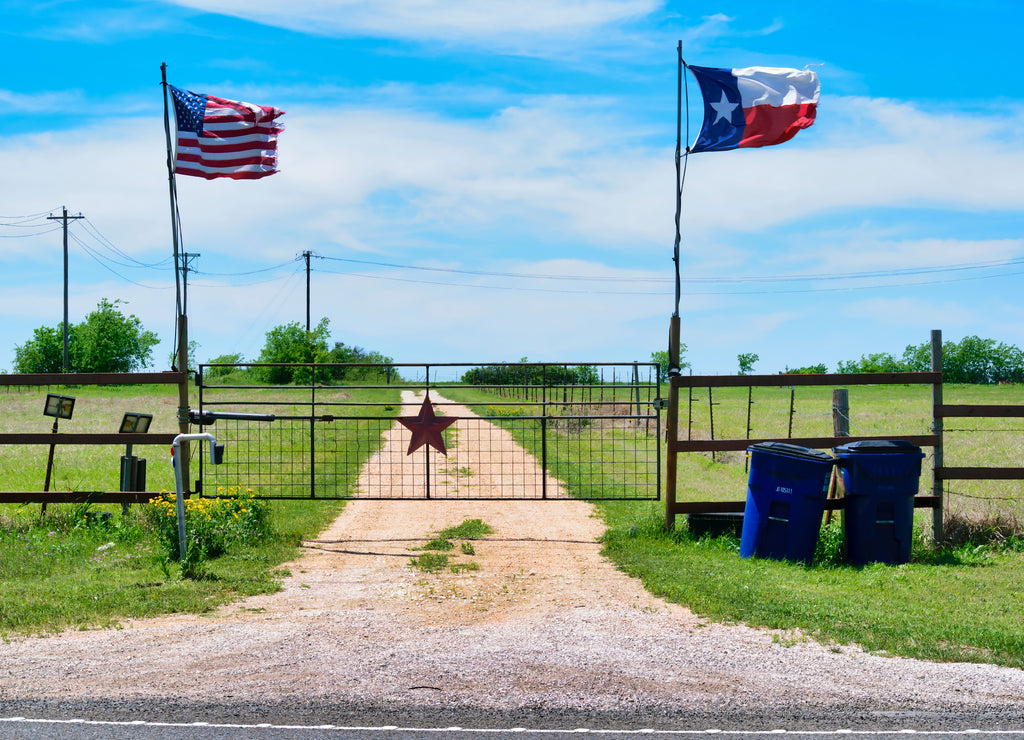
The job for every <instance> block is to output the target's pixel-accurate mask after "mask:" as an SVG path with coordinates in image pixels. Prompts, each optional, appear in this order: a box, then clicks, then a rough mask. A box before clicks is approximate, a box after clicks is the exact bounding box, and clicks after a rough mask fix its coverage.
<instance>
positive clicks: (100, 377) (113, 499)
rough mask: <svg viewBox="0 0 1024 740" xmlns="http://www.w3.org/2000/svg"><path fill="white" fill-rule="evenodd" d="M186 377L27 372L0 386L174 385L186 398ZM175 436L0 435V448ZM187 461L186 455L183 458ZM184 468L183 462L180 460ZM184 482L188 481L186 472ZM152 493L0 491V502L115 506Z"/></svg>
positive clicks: (2, 377) (0, 377)
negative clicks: (87, 503) (112, 504)
mask: <svg viewBox="0 0 1024 740" xmlns="http://www.w3.org/2000/svg"><path fill="white" fill-rule="evenodd" d="M188 378H189V376H188V374H187V373H182V372H160V373H31V374H0V386H39V387H49V386H62V387H65V388H67V387H74V386H86V385H174V386H177V387H178V393H179V398H181V397H184V398H187V397H188ZM176 436H177V435H175V434H157V433H153V434H149V433H147V434H135V433H126V434H121V433H116V432H113V433H112V432H101V433H95V434H93V433H87V432H70V433H68V432H54V433H50V434H45V433H42V434H40V433H31V434H17V433H11V434H0V446H3V445H47V446H58V445H165V446H168V447H169V446H170V445H171V443H173V442H174V438H175V437H176ZM185 457H186V458H187V455H185ZM183 465H185V466H186V468H187V459H186V460H183ZM185 480H188V475H187V472H186V475H185ZM155 495H157V494H155V493H146V492H142V491H0V503H4V504H10V503H41V504H51V503H86V502H89V503H104V504H110V503H117V504H133V503H141V502H145V501H149V500H150V499H151V498H153V496H155Z"/></svg>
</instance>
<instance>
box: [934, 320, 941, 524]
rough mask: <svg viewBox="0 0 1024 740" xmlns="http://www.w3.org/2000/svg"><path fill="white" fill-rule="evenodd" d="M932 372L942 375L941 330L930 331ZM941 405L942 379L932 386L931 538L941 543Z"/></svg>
mask: <svg viewBox="0 0 1024 740" xmlns="http://www.w3.org/2000/svg"><path fill="white" fill-rule="evenodd" d="M932 372H934V373H942V330H941V329H932ZM941 405H942V379H941V377H940V378H939V382H938V383H934V384H933V385H932V434H934V435H935V436H937V437H938V440H937V441H936V442H935V447H934V448H933V449H932V495H933V496H935V497H936V498H937V499H938V501H937V503H936V505H935V508H933V509H932V538H933V539H934V540H935V541H936V542H941V541H942V520H943V509H944V507H943V499H942V478H941V477H940V471H941V470H942V417H940V416H939V415H938V414H937V413H936V412H937V411H938V407H939V406H941Z"/></svg>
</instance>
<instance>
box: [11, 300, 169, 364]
mask: <svg viewBox="0 0 1024 740" xmlns="http://www.w3.org/2000/svg"><path fill="white" fill-rule="evenodd" d="M122 303H124V302H123V301H121V300H115V301H113V302H110V301H108V300H107V299H106V298H103V299H101V300H100V302H99V304H98V305H97V306H96V310H95V311H93V312H92V313H90V314H89V315H88V316H86V317H85V321H83V322H82V323H80V324H75V325H72V326H69V327H68V366H69V367H68V369H69V370H70V371H71V372H74V373H129V372H133V371H135V370H139V369H141V368H143V367H146V366H147V365H149V363H150V360H151V359H152V355H153V347H154V346H155V345H157V344H159V342H160V339H159V338H158V337H157V335H156V334H154V333H153V332H151V331H147V330H146V329H145V328H144V327H143V326H142V322H141V321H140V320H139V319H138V317H136V316H134V315H129V316H125V315H124V314H123V313H121V310H120V309H119V306H120V305H122ZM14 357H15V359H14V370H15V372H18V373H55V372H60V371H61V370H62V369H63V364H64V332H63V327H57V328H50V327H45V326H43V327H40V328H38V329H36V330H35V331H34V332H33V336H32V339H30V340H29V341H27V342H25V344H22V345H20V346H16V347H15V348H14Z"/></svg>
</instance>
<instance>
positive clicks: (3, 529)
mask: <svg viewBox="0 0 1024 740" xmlns="http://www.w3.org/2000/svg"><path fill="white" fill-rule="evenodd" d="M76 391H77V392H78V393H77V395H78V397H79V403H80V404H81V405H80V406H76V411H75V417H76V418H75V419H73V420H72V421H70V422H67V423H66V425H67V430H68V431H107V430H110V429H116V425H117V422H118V421H119V420H120V417H121V414H122V413H123V412H124V411H128V410H131V411H143V412H152V413H154V414H155V416H156V418H155V420H154V430H163V431H174V423H173V409H174V407H175V406H176V399H175V398H174V394H173V392H172V391H169V392H168V393H167V394H166V398H164V397H163V396H158V395H156V394H152V393H146V392H142V391H139V390H138V389H87V390H83V389H76ZM618 391H621V392H622V393H623V394H628V388H623V389H618V390H617V392H618ZM58 392H60V391H58ZM443 392H444V393H445V395H447V396H450V397H455V396H456V395H458V396H459V398H458V399H457V400H460V401H463V402H469V403H472V404H474V405H477V406H478V407H480V408H484V409H486V408H487V407H488V406H493V405H495V404H497V405H501V404H511V405H514V403H515V400H514V399H507V398H505V399H495V398H494V397H491V396H488V395H486V394H482V393H480V392H478V391H474V390H467V391H455V390H452V391H448V390H447V389H446V390H445V391H443ZM70 394H71V395H75V393H70ZM44 395H45V392H44V391H41V390H40V389H35V390H34V391H33V392H29V391H27V390H25V391H20V392H17V391H14V392H11V393H7V394H4V395H3V396H0V407H2V408H3V409H4V411H6V412H7V413H5V414H4V417H3V418H4V419H6V420H7V422H5V424H7V425H8V428H7V429H6V431H15V430H18V431H48V427H49V420H48V419H44V418H42V415H41V410H42V399H43V396H44ZM850 397H851V400H850V405H851V416H852V424H851V427H852V431H853V433H855V434H860V433H863V434H880V435H881V434H884V435H891V436H894V437H898V436H899V435H900V434H920V433H923V432H927V431H928V425H929V424H930V417H929V414H928V405H929V400H930V396H929V394H928V390H927V389H926V388H924V387H907V388H905V387H896V388H893V387H886V388H876V387H866V388H854V389H851V393H850ZM747 398H748V396H747V391H746V389H734V390H732V391H721V392H718V391H716V393H715V395H714V397H713V398H712V401H713V402H714V403H716V404H717V405H715V406H714V407H711V408H713V409H714V413H715V436H716V438H721V437H742V436H744V435H745V434H746V427H747V418H746V415H747ZM753 398H754V405H753V407H752V412H751V428H752V434H753V435H755V436H765V437H768V436H780V437H785V436H786V434H787V433H788V424H789V408H790V396H789V391H788V389H782V390H779V391H777V392H770V391H766V390H756V389H755V391H754V394H753ZM946 401H947V402H948V403H1001V404H1020V403H1024V389H1020V388H1018V387H1015V386H999V387H958V386H951V387H947V388H946ZM684 402H685V406H684V408H683V411H682V413H681V426H682V427H683V432H682V436H684V437H685V436H686V429H687V426H688V427H689V433H690V434H691V435H692V436H693V437H695V438H698V437H705V438H706V437H708V436H710V425H709V421H710V420H709V419H708V418H707V409H708V408H709V404H708V399H707V396H706V391H705V395H704V396H702V397H696V398H695V399H694V401H693V403H692V411H691V408H690V403H689V398H688V397H685V396H684ZM796 409H797V412H796V413H795V414H794V415H793V420H794V429H793V435H794V436H810V435H825V434H828V433H830V431H831V394H830V391H829V390H827V389H798V390H797V396H796ZM154 410H156V411H154ZM158 412H159V413H158ZM691 413H692V416H691ZM702 414H703V416H702ZM495 419H496V420H498V421H500V414H499V415H498V416H497V417H495ZM953 426H954V425H952V424H948V425H947V428H949V427H953ZM12 427H14V428H12ZM957 427H958V430H957V431H951V432H950V433H949V435H948V437H949V439H948V448H947V452H946V459H947V461H948V462H949V464H956V465H1000V464H1004V465H1016V464H1019V460H1020V455H1021V443H1020V430H1019V428H1018V425H1017V423H1015V420H990V421H986V422H984V423H980V422H976V421H973V420H972V421H970V423H969V424H963V425H957ZM61 428H62V429H65V425H64V424H62V426H61ZM566 433H567V434H568V435H569V436H571V433H569V432H566ZM611 439H614V437H612V438H611ZM612 444H614V443H612ZM651 448H652V449H654V445H653V444H652V445H651ZM557 449H563V450H566V452H565V454H566V455H567V458H566V459H564V460H554V461H552V462H553V463H554V466H555V467H556V468H558V467H559V466H563V467H564V466H568V465H570V464H578V462H573V460H577V461H578V460H579V455H578V451H573V450H572V449H571V446H566V445H561V446H559V447H558V448H557ZM69 452H70V451H61V453H60V454H59V455H58V458H57V462H56V463H55V477H54V480H55V485H54V486H53V487H54V488H58V489H60V488H65V489H67V488H73V487H74V486H80V487H83V488H87V489H95V488H101V487H105V486H108V485H116V483H117V480H116V479H117V466H116V463H117V459H118V458H119V456H120V454H122V452H121V450H112V449H108V448H94V449H90V450H83V451H82V452H81V454H80V455H78V456H76V455H74V454H69ZM162 452H163V451H162V450H161V453H162ZM597 453H598V455H601V454H608V455H610V456H612V455H614V454H615V452H614V450H612V449H609V450H607V451H604V452H602V451H601V450H598V451H597ZM157 457H159V455H157ZM716 457H717V459H716V460H712V459H711V456H710V455H705V454H688V455H682V456H681V457H680V462H679V471H680V472H679V476H680V498H681V499H683V500H728V499H735V500H742V499H743V497H744V496H745V489H746V474H745V472H744V458H743V455H742V454H734V455H729V456H716ZM929 459H930V458H929ZM929 459H926V470H925V473H924V475H923V476H922V489H923V490H928V488H929V487H930V469H929V468H928V460H929ZM662 462H663V463H664V460H663V461H662ZM0 465H2V467H0V475H3V480H4V487H5V488H6V489H8V490H13V489H21V488H28V489H34V488H38V487H39V484H40V482H41V480H42V478H41V476H42V473H43V470H44V466H45V448H43V447H37V448H24V449H21V450H17V451H12V450H6V451H5V454H4V456H3V460H2V464H0ZM155 467H162V466H155ZM167 467H168V471H166V472H167V473H169V466H167ZM653 470H654V469H653V468H651V469H650V474H651V475H653ZM151 475H152V474H151ZM104 476H106V477H105V478H104ZM580 477H584V476H580ZM564 478H565V480H566V483H567V485H568V486H569V488H570V490H571V489H572V487H573V486H574V482H573V481H574V479H575V478H574V476H572V475H566V476H564ZM94 479H95V480H96V481H101V480H106V481H107V482H106V483H102V482H94ZM150 480H151V481H153V480H154V479H153V478H151V479H150ZM158 485H159V484H158ZM171 485H172V482H171V480H170V478H169V477H168V479H167V485H166V486H165V487H167V488H170V487H171ZM150 488H152V486H150ZM952 488H953V490H952V491H951V496H950V500H951V503H952V508H953V509H954V510H955V511H958V512H960V513H961V514H967V515H969V516H972V517H975V518H977V519H980V518H982V517H986V516H991V515H993V514H1000V515H1002V516H1005V517H1008V518H1010V519H1013V518H1014V517H1016V518H1018V519H1019V517H1020V511H1021V496H1020V492H1019V490H1018V489H1017V487H1016V484H1013V483H1007V482H990V483H979V484H973V486H972V487H967V486H961V485H959V484H955V485H954V486H953V487H952ZM509 505H511V506H514V505H515V503H510V504H509ZM270 506H271V513H270V517H271V532H272V534H271V535H270V536H269V537H268V538H267V539H266V541H265V542H262V543H261V544H260V545H259V546H258V547H255V546H252V545H239V546H236V547H232V548H229V549H228V551H227V552H226V553H225V554H223V555H221V556H219V557H217V558H214V559H211V561H210V563H209V571H208V573H207V577H205V578H198V579H191V580H184V579H182V578H180V576H178V575H177V574H176V573H175V572H174V570H173V569H171V568H169V566H168V562H167V558H166V556H165V555H163V554H161V552H160V548H159V543H158V542H157V540H156V539H154V536H153V532H152V528H151V527H150V526H149V524H148V522H147V518H146V517H147V515H146V513H145V511H144V509H145V507H132V511H131V513H130V514H129V516H128V517H126V518H123V517H122V516H121V514H120V507H106V508H104V507H74V506H67V505H63V506H51V507H49V509H48V511H47V514H46V516H45V517H40V516H39V507H38V505H31V506H16V505H7V506H2V507H0V582H2V583H3V589H2V594H0V634H3V635H7V634H17V633H26V632H28V633H31V632H39V631H47V630H54V629H63V628H67V627H91V626H96V625H101V626H110V625H115V624H117V623H118V621H119V620H121V619H124V618H125V617H130V616H146V615H152V614H158V613H167V612H174V611H195V612H202V611H205V610H208V609H210V608H213V607H214V606H216V605H217V604H220V603H224V602H225V601H230V600H232V599H237V598H241V597H243V596H245V595H247V594H250V593H257V592H265V591H272V590H274V589H275V588H277V580H276V579H277V576H276V575H274V574H273V567H274V566H275V565H277V564H279V563H281V562H285V561H287V560H288V559H289V558H290V557H292V555H293V554H294V552H295V547H296V545H297V544H298V542H299V541H300V540H301V539H302V538H305V537H310V536H312V535H313V534H314V533H315V532H317V531H318V530H319V529H320V528H322V527H323V526H325V525H326V523H327V522H329V521H330V520H331V518H333V517H334V516H335V515H336V514H337V512H338V511H339V510H340V506H341V504H340V503H337V502H333V503H326V502H273V503H271V505H270ZM599 506H600V511H601V513H602V515H603V516H604V518H605V521H606V523H607V526H608V531H607V533H606V535H605V539H604V542H605V553H606V555H607V556H608V557H609V558H611V559H612V560H613V562H615V563H616V564H617V565H618V566H619V567H620V568H622V569H623V570H625V571H626V572H628V573H630V574H631V575H634V576H635V577H637V578H640V579H641V580H642V581H643V582H644V584H645V585H646V587H647V588H648V589H649V590H650V591H652V592H653V593H655V594H658V595H661V596H664V597H665V598H668V599H670V600H673V601H677V602H679V603H682V604H685V605H687V606H688V607H690V608H691V609H693V610H694V611H695V612H697V613H699V614H702V615H704V616H706V617H707V618H709V619H715V620H722V621H730V622H745V623H748V624H751V625H756V626H766V627H771V628H774V629H779V630H782V632H781V633H780V634H781V635H782V636H781V637H780V639H782V640H784V641H786V642H787V643H788V642H791V641H798V640H801V639H807V638H806V637H804V636H805V635H806V636H810V637H812V638H813V639H817V640H821V641H823V642H826V643H835V644H847V643H858V644H861V645H863V646H864V647H866V648H867V649H870V650H874V651H879V652H883V653H887V654H893V655H906V656H913V657H920V658H926V659H932V660H965V661H982V662H991V663H997V664H1000V665H1006V666H1014V667H1024V630H1021V628H1020V614H1021V613H1022V612H1024V590H1022V588H1021V579H1020V573H1021V570H1022V566H1024V553H1022V550H1024V545H1022V540H1021V539H1020V538H1019V537H1010V538H1009V539H1007V540H1005V541H1003V542H1002V543H999V542H994V541H985V539H984V538H981V540H976V541H975V542H973V543H971V544H967V545H964V546H959V547H956V548H945V549H937V548H934V547H932V546H931V544H930V543H929V542H928V541H927V538H926V537H924V536H923V535H922V536H920V537H918V538H917V540H916V542H915V549H914V556H913V559H912V562H911V563H909V564H907V565H902V566H884V565H872V566H867V567H863V568H854V567H849V566H846V565H842V564H841V563H840V561H839V559H837V558H836V557H835V546H836V544H837V542H838V540H839V538H838V537H837V535H836V531H835V529H834V528H833V529H831V530H828V531H826V533H825V536H824V537H823V543H824V544H823V548H822V552H821V556H820V557H819V558H818V560H816V562H815V563H814V564H813V565H811V566H804V565H797V564H793V563H785V562H775V561H769V560H757V559H742V558H739V557H738V554H737V543H736V541H735V540H732V539H729V538H720V539H717V540H694V539H692V538H691V537H690V536H689V534H688V532H686V530H685V527H684V526H680V527H679V528H677V531H675V532H665V531H664V528H663V526H662V523H663V504H660V503H659V502H606V503H602V504H599ZM104 514H109V515H110V516H104ZM925 515H927V512H925ZM924 523H925V522H923V521H922V524H924ZM680 524H681V525H682V522H681V523H680ZM922 531H923V528H922ZM829 547H831V548H832V550H831V552H829Z"/></svg>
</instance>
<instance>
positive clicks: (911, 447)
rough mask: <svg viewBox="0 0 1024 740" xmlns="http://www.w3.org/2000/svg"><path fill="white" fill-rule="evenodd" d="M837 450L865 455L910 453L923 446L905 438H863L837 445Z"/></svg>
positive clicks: (919, 449)
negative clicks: (858, 440)
mask: <svg viewBox="0 0 1024 740" xmlns="http://www.w3.org/2000/svg"><path fill="white" fill-rule="evenodd" d="M835 449H836V452H844V453H846V454H852V455H863V454H872V453H887V454H890V455H891V454H893V453H904V454H905V453H908V452H920V451H921V448H920V447H918V446H917V445H915V444H913V443H911V442H907V441H906V440H905V439H863V440H861V441H860V442H850V443H849V444H845V445H842V446H840V447H836V448H835Z"/></svg>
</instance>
